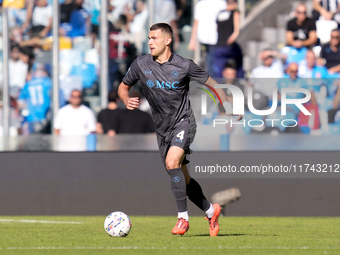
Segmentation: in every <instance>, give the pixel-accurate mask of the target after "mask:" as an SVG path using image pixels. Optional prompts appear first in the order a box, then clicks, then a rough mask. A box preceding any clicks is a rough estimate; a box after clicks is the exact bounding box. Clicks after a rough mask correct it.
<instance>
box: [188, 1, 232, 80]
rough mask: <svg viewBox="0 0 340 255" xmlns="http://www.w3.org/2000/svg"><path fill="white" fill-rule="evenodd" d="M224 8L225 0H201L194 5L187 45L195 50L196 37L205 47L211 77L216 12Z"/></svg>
mask: <svg viewBox="0 0 340 255" xmlns="http://www.w3.org/2000/svg"><path fill="white" fill-rule="evenodd" d="M226 8H227V3H226V1H225V0H201V1H199V2H198V3H197V4H196V6H195V12H194V23H193V25H192V32H191V38H190V42H189V46H188V47H189V49H190V50H195V48H196V39H197V40H198V41H199V42H200V43H201V44H202V45H203V46H204V47H205V52H206V61H205V65H206V69H207V71H208V73H209V75H210V76H211V77H214V68H213V65H214V63H213V56H214V46H215V45H216V43H217V37H218V34H217V24H216V18H217V15H218V13H219V12H220V11H223V10H226Z"/></svg>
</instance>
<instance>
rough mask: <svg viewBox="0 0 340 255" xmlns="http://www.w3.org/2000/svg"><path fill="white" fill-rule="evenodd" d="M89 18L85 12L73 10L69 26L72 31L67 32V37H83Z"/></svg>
mask: <svg viewBox="0 0 340 255" xmlns="http://www.w3.org/2000/svg"><path fill="white" fill-rule="evenodd" d="M88 18H89V14H88V13H87V12H86V11H85V10H74V11H72V13H71V17H70V25H71V27H72V30H71V31H69V32H68V33H69V34H68V36H70V37H76V36H85V35H86V32H87V24H86V20H87V19H88Z"/></svg>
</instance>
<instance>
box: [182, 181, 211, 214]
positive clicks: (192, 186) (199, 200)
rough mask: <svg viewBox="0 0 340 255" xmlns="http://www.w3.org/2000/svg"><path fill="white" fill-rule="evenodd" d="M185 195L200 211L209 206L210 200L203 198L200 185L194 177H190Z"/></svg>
mask: <svg viewBox="0 0 340 255" xmlns="http://www.w3.org/2000/svg"><path fill="white" fill-rule="evenodd" d="M186 186H187V187H186V190H187V196H188V198H189V199H190V201H191V202H193V203H194V204H195V205H196V206H197V207H198V208H200V209H201V210H202V211H204V212H205V211H206V210H208V209H209V207H210V202H209V201H208V200H207V199H206V198H205V196H204V194H203V191H202V188H201V186H200V185H199V184H198V182H196V181H195V179H193V178H190V182H189V184H188V185H186Z"/></svg>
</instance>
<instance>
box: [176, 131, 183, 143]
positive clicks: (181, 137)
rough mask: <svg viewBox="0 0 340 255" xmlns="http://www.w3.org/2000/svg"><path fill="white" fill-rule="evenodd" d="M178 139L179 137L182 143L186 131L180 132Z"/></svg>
mask: <svg viewBox="0 0 340 255" xmlns="http://www.w3.org/2000/svg"><path fill="white" fill-rule="evenodd" d="M176 137H178V138H179V139H180V140H181V141H182V140H183V139H184V130H182V131H181V132H179V133H178V134H177V136H176Z"/></svg>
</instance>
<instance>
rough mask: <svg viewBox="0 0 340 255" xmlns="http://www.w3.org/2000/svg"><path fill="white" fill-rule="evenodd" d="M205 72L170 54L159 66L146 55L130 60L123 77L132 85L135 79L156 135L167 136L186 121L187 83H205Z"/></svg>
mask: <svg viewBox="0 0 340 255" xmlns="http://www.w3.org/2000/svg"><path fill="white" fill-rule="evenodd" d="M208 77H209V75H208V73H207V72H205V71H204V70H202V69H201V68H200V67H199V66H197V65H196V64H195V63H194V62H193V61H192V60H189V59H186V58H183V57H181V56H179V55H177V54H175V53H173V54H172V55H171V57H170V59H169V61H168V62H165V63H163V64H160V63H158V62H156V61H155V60H154V59H153V57H152V56H151V55H150V54H148V55H144V56H140V57H138V58H137V59H135V60H134V62H133V63H132V64H131V66H130V68H129V70H128V71H127V73H126V74H125V76H124V78H123V82H124V83H125V84H126V85H129V86H132V85H134V84H135V83H136V82H137V81H138V80H139V81H140V82H141V83H142V90H143V93H144V95H145V98H146V99H147V100H148V102H149V104H150V107H151V111H152V117H153V120H154V122H155V128H156V132H157V134H159V135H160V136H167V135H168V134H169V132H171V130H172V128H173V127H174V126H175V125H176V124H177V123H178V122H179V121H181V120H182V119H187V118H190V115H191V107H190V101H189V82H190V80H191V79H192V80H195V81H197V82H199V83H205V82H206V81H207V80H208Z"/></svg>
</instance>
